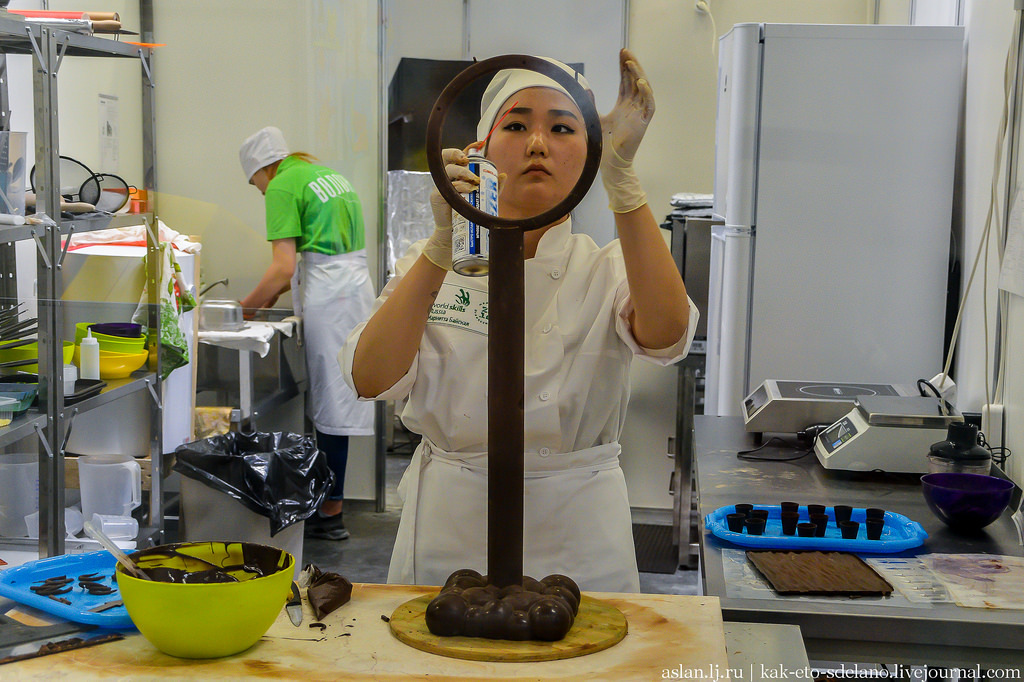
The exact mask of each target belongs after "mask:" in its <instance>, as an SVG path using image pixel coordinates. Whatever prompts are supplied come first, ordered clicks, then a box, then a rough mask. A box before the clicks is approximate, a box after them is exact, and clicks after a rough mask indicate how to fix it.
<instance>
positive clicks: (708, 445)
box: [694, 415, 1024, 668]
mask: <svg viewBox="0 0 1024 682" xmlns="http://www.w3.org/2000/svg"><path fill="white" fill-rule="evenodd" d="M753 447H755V443H754V439H753V437H752V435H751V434H748V433H746V432H745V431H744V430H743V420H742V419H741V418H733V417H710V416H703V415H699V416H697V417H696V418H695V449H694V452H695V469H696V482H697V494H698V496H699V509H700V515H701V518H702V519H703V517H704V516H706V515H707V514H709V513H711V512H712V511H714V510H715V509H717V508H719V507H722V506H725V505H729V504H735V503H737V502H749V503H753V504H778V503H779V502H781V501H783V500H792V501H796V502H800V503H802V504H807V503H818V504H826V505H830V506H831V505H834V504H849V505H851V506H857V507H866V506H871V507H883V508H885V509H888V510H891V511H895V512H898V513H900V514H903V515H905V516H907V517H909V518H911V519H913V520H914V521H917V522H919V523H920V524H921V525H922V526H924V528H925V530H926V531H927V532H928V539H927V540H926V541H925V543H924V545H922V546H921V547H918V548H916V549H915V550H912V551H909V552H905V553H903V554H898V555H886V556H915V555H921V554H924V553H929V552H933V553H935V552H948V553H965V554H966V553H986V554H1005V555H1013V556H1024V548H1022V547H1021V545H1020V542H1019V535H1018V533H1017V530H1016V527H1015V525H1014V523H1013V521H1012V520H1011V519H1010V515H1009V512H1007V513H1005V514H1004V515H1003V516H1002V517H1001V518H1000V519H998V520H997V521H996V522H995V523H993V524H992V525H991V526H989V527H988V528H986V529H985V530H984V531H981V532H979V533H978V534H977V535H973V536H964V535H959V534H956V533H954V532H953V531H951V530H950V529H948V528H947V527H946V526H945V525H944V524H943V523H942V522H941V521H939V520H938V519H937V518H936V517H935V516H934V515H933V514H932V512H931V511H930V510H929V509H928V507H927V505H926V503H925V501H924V498H923V497H922V495H921V489H920V483H919V482H918V480H917V477H916V476H907V475H887V474H871V473H853V472H839V471H829V470H826V469H824V468H823V467H822V466H821V465H820V464H819V463H818V461H817V459H816V458H815V457H814V455H813V454H811V455H808V456H807V457H804V458H802V459H798V460H795V461H790V462H754V461H748V460H741V459H738V458H737V456H736V453H737V451H739V450H744V449H748V448H753ZM792 454H793V450H792V449H779V448H775V447H772V446H766V447H764V448H763V449H761V450H760V451H758V455H761V456H765V457H773V456H774V457H784V456H792ZM702 526H703V522H702ZM700 548H701V567H702V573H703V576H702V577H703V583H704V592H705V594H708V595H713V596H717V597H719V599H720V600H721V604H722V617H723V619H724V620H727V621H746V622H761V623H785V624H793V625H799V626H800V629H801V631H802V633H803V636H804V642H805V645H806V648H807V654H808V657H809V658H810V659H812V660H830V661H869V662H873V663H878V662H893V663H901V664H918V665H923V664H937V665H963V666H967V665H973V664H982V665H990V666H993V667H999V668H1001V667H1006V666H1012V667H1014V668H1016V667H1018V666H1020V665H1022V663H1024V612H1022V611H1019V610H1005V609H972V608H963V607H959V606H956V605H955V604H952V603H937V604H928V603H917V602H909V601H908V600H907V599H905V598H900V597H899V596H897V595H894V596H893V597H891V598H887V599H881V598H879V599H850V598H838V597H782V596H778V595H775V594H774V593H773V592H771V591H770V590H762V591H751V590H744V589H743V587H742V586H741V585H740V583H739V581H737V580H736V579H735V571H736V567H737V566H738V565H739V562H738V561H737V560H738V559H742V554H741V553H740V554H738V550H742V548H738V547H735V546H734V545H732V544H730V543H728V542H725V541H722V540H720V539H718V538H716V537H714V536H713V535H711V534H710V533H709V532H708V531H706V530H702V532H701V540H700Z"/></svg>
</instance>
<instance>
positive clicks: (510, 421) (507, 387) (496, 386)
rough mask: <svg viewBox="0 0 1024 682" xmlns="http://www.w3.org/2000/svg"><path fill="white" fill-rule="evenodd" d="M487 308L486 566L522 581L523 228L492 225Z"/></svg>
mask: <svg viewBox="0 0 1024 682" xmlns="http://www.w3.org/2000/svg"><path fill="white" fill-rule="evenodd" d="M490 251H491V252H490V257H489V260H490V271H489V273H488V278H489V280H490V283H489V289H490V296H489V301H488V313H487V326H488V329H487V499H488V501H489V503H488V505H487V570H488V573H489V575H490V582H491V584H493V585H497V586H498V587H505V586H507V585H522V584H523V424H524V420H523V390H524V380H523V371H524V368H523V355H524V352H525V349H524V339H525V326H526V323H525V321H524V320H525V313H524V303H525V301H524V295H525V294H524V286H525V285H524V279H523V267H524V266H523V232H522V230H515V229H511V230H509V229H505V230H496V229H492V230H491V231H490Z"/></svg>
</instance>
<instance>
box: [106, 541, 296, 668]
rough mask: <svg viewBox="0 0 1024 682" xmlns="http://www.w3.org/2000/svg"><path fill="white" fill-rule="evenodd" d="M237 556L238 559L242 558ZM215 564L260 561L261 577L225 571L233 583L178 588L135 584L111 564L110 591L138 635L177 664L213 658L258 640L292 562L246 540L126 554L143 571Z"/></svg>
mask: <svg viewBox="0 0 1024 682" xmlns="http://www.w3.org/2000/svg"><path fill="white" fill-rule="evenodd" d="M243 556H244V560H243ZM188 557H198V558H200V559H203V560H205V561H208V562H210V563H213V564H216V565H217V566H227V565H234V564H238V565H242V564H243V563H245V564H248V563H251V561H253V560H254V557H256V558H258V559H259V563H260V564H262V565H264V566H268V567H270V568H269V570H265V571H264V573H265V575H263V576H262V577H252V578H249V579H245V578H246V577H247V576H249V575H252V574H248V573H244V572H242V571H232V570H229V571H226V572H228V573H230V574H231V575H235V576H237V577H239V579H240V582H232V583H201V584H195V583H193V584H183V583H175V582H157V581H153V580H140V579H139V578H135V577H133V576H130V575H128V574H127V573H125V571H124V567H123V566H121V565H120V564H118V566H117V585H118V588H119V589H120V591H121V600H122V601H124V605H125V608H126V609H127V610H128V615H129V616H131V619H132V622H133V623H135V626H136V627H138V628H139V632H141V633H142V636H143V637H145V638H146V639H147V640H149V642H150V643H151V644H152V645H153V646H155V647H156V648H157V649H159V650H160V651H162V652H164V653H165V654H169V655H171V656H178V657H179V658H220V657H221V656H231V655H232V654H237V653H239V652H242V651H245V650H246V649H248V648H249V647H251V646H252V645H253V644H255V643H256V642H257V641H259V639H260V637H262V636H263V633H265V632H266V631H267V630H268V629H269V628H270V626H271V625H273V623H274V621H275V620H276V619H277V616H278V614H280V613H281V609H282V607H283V606H284V604H285V601H287V599H288V595H289V594H290V593H291V584H292V574H293V573H294V569H295V557H294V556H292V555H291V554H289V553H288V552H286V551H284V550H281V549H277V548H276V547H268V546H266V545H257V544H253V543H248V542H231V543H228V542H186V543H181V544H176V545H161V546H159V547H153V548H151V549H146V550H142V551H141V552H136V553H135V554H133V555H132V558H133V559H136V560H137V562H138V564H139V565H140V566H141V567H142V568H143V569H152V568H156V567H164V568H180V569H184V570H187V571H201V570H204V569H206V568H209V566H208V565H207V564H203V563H202V562H198V561H195V560H194V559H189V558H188Z"/></svg>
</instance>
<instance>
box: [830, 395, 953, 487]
mask: <svg viewBox="0 0 1024 682" xmlns="http://www.w3.org/2000/svg"><path fill="white" fill-rule="evenodd" d="M946 405H947V413H946V414H944V413H943V410H942V405H941V404H940V402H939V399H938V398H933V397H922V396H875V395H871V396H868V395H865V396H858V397H857V398H856V399H855V402H854V408H853V409H852V410H850V412H849V414H847V415H846V416H844V417H842V418H840V419H839V420H838V421H836V422H835V423H834V424H832V425H831V426H830V427H828V429H826V430H825V431H822V432H821V433H820V434H818V437H817V438H816V439H815V441H814V454H815V455H817V457H818V461H819V462H821V465H822V466H823V467H825V468H826V469H842V470H845V471H889V472H903V473H918V474H923V473H928V449H929V447H930V446H931V444H932V443H937V442H939V441H941V440H945V439H946V432H947V430H948V427H949V425H950V424H951V423H954V422H963V420H964V417H963V415H962V414H960V413H959V412H958V411H957V410H956V408H950V407H948V405H949V404H948V403H946Z"/></svg>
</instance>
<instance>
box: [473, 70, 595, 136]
mask: <svg viewBox="0 0 1024 682" xmlns="http://www.w3.org/2000/svg"><path fill="white" fill-rule="evenodd" d="M541 59H544V60H547V61H549V62H551V63H552V64H555V65H556V66H559V67H561V68H562V70H563V71H565V72H566V73H568V74H569V75H570V76H573V77H574V78H575V79H576V81H577V82H578V83H579V84H580V85H582V86H583V89H584V90H590V84H589V83H587V79H586V78H584V77H583V74H582V73H580V72H578V71H576V70H575V69H573V68H572V67H570V66H567V65H565V64H563V63H562V62H560V61H558V60H556V59H551V58H550V57H541ZM526 88H552V89H554V90H558V91H559V92H562V93H565V95H566V97H568V98H569V99H572V95H570V94H569V93H568V92H567V91H566V89H565V88H563V87H562V86H561V85H559V84H558V83H557V82H555V81H554V80H552V79H551V78H548V77H547V76H545V75H543V74H540V73H537V72H536V71H530V70H529V69H504V70H502V71H499V72H498V73H496V74H494V78H492V79H491V82H490V83H488V84H487V89H486V90H484V95H483V97H481V98H480V122H479V123H478V124H477V126H476V139H478V140H482V139H484V138H485V137H486V136H487V133H489V132H490V131H491V126H493V125H494V121H495V120H497V118H498V116H499V115H500V114H501V113H503V112H502V111H501V106H502V105H503V104H504V103H505V101H506V100H507V99H508V98H509V97H511V96H512V95H514V94H515V93H517V92H519V91H520V90H525V89H526Z"/></svg>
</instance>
